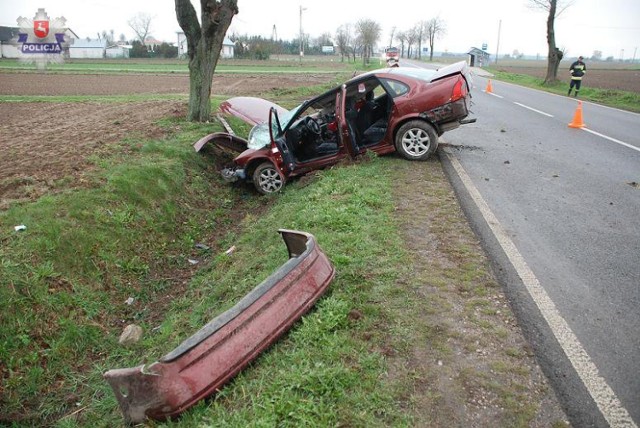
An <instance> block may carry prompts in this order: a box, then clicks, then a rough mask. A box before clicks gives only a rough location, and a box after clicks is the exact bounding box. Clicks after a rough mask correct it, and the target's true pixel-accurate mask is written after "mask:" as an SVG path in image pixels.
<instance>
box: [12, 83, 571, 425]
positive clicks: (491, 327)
mask: <svg viewBox="0 0 640 428" xmlns="http://www.w3.org/2000/svg"><path fill="white" fill-rule="evenodd" d="M287 96H288V97H289V96H290V97H291V98H290V100H293V99H294V98H295V94H287ZM298 96H301V95H300V94H298ZM285 98H286V97H285ZM163 125H164V126H166V128H167V129H171V130H172V131H171V132H169V136H168V137H165V138H162V139H159V140H137V139H136V140H133V139H132V140H124V141H122V142H121V143H119V144H118V145H115V146H114V147H113V148H112V150H111V151H110V153H111V155H110V156H109V157H108V158H99V159H94V163H95V165H96V168H95V169H94V170H93V172H91V173H90V174H91V175H90V177H88V184H87V185H86V186H85V187H83V188H82V189H74V190H69V191H66V192H64V191H63V192H59V193H57V194H55V195H50V196H45V197H42V198H40V199H39V200H37V201H35V202H33V203H25V204H21V205H15V206H13V207H12V208H10V209H9V210H7V211H4V212H0V231H1V232H0V242H1V246H0V260H1V262H0V278H1V282H2V284H1V286H0V326H1V328H0V361H1V362H2V363H1V365H0V380H1V382H2V383H1V389H0V409H1V410H0V424H6V425H13V426H59V427H76V426H78V427H79V426H105V427H106V426H109V427H111V426H119V425H121V424H122V418H121V415H120V412H119V410H118V407H117V403H116V400H115V398H114V396H113V394H112V391H111V390H110V388H109V387H108V385H107V384H106V382H105V381H104V380H103V379H102V373H104V372H105V371H106V370H108V369H111V368H117V367H131V366H134V365H139V364H140V363H142V362H147V363H150V362H153V361H155V360H156V359H157V358H159V357H161V356H162V355H164V354H165V353H167V352H168V351H169V350H171V349H172V348H173V347H174V346H176V345H177V344H178V343H180V342H181V341H182V340H184V339H185V338H186V337H188V336H189V335H191V334H192V333H193V332H195V331H196V330H197V329H198V328H199V327H200V326H202V325H203V324H204V323H206V322H207V321H209V320H210V319H211V318H213V317H214V316H215V315H217V314H218V313H220V312H222V311H223V310H225V309H227V308H229V307H230V306H231V305H233V304H234V303H235V302H236V301H237V300H238V299H239V298H241V297H242V296H244V295H245V294H246V293H247V292H248V291H249V290H251V289H252V288H253V287H254V286H255V285H257V284H258V283H259V282H260V281H261V280H263V279H264V278H266V277H267V276H268V275H269V274H271V273H272V272H273V271H274V270H275V269H276V268H277V267H278V266H280V265H281V264H282V263H283V262H284V261H285V260H286V250H285V248H284V245H283V243H282V241H281V238H280V237H279V235H278V234H277V232H276V231H277V229H278V228H289V229H300V230H304V231H308V232H311V233H313V234H315V235H316V237H317V239H318V242H319V244H320V246H321V247H322V248H323V249H324V251H325V252H326V253H327V255H328V256H329V258H330V259H331V261H332V262H333V264H334V265H335V267H336V270H337V276H336V279H335V280H334V282H333V283H332V284H331V286H330V288H329V291H328V292H327V293H326V294H325V296H324V297H323V298H322V299H321V300H320V301H319V302H318V303H317V304H316V306H315V307H314V309H313V310H312V311H311V312H310V313H309V314H308V315H306V316H305V317H304V318H303V319H302V321H301V322H299V323H297V324H296V325H295V326H294V327H293V329H292V330H291V331H290V332H289V333H288V334H287V335H285V337H284V338H283V339H281V340H280V341H279V342H277V343H276V344H275V345H274V346H273V347H272V348H270V349H269V350H268V351H266V352H265V353H264V354H262V355H261V356H260V357H259V358H258V359H257V360H256V361H255V362H254V363H253V364H252V365H251V366H250V367H249V368H248V369H246V370H244V371H243V372H242V373H240V374H239V375H238V376H237V377H236V378H235V379H234V380H233V381H232V382H231V383H230V384H228V385H227V386H226V387H225V388H224V389H223V390H222V391H221V392H220V393H219V394H217V395H216V396H215V397H214V398H213V399H210V400H206V401H203V402H201V403H200V404H198V405H197V406H196V407H195V408H194V409H192V410H190V411H189V412H187V413H186V414H185V415H184V416H183V417H182V418H180V419H179V420H177V421H174V422H169V423H166V424H158V423H150V425H151V426H163V425H166V426H181V427H196V426H209V425H211V426H238V427H240V426H336V425H341V426H415V425H430V424H431V425H433V426H438V425H440V426H442V425H446V424H451V421H454V422H453V424H454V425H461V426H462V425H469V424H472V423H478V421H481V422H480V425H482V426H523V427H524V426H531V425H536V424H538V425H540V426H549V425H551V424H552V423H554V422H557V421H559V420H561V417H560V416H557V415H558V413H557V412H555V413H554V412H553V411H550V410H549V409H556V407H557V404H555V402H554V401H553V400H551V399H550V395H552V394H550V392H549V390H548V388H547V387H546V384H545V382H544V379H542V377H541V375H540V373H539V369H537V366H535V363H534V362H533V359H532V356H531V354H530V352H529V351H528V348H527V346H526V343H524V341H523V340H522V338H521V336H520V335H519V331H518V329H517V326H516V324H515V321H514V320H513V318H512V315H511V314H510V311H509V309H508V306H507V305H506V301H505V299H504V296H503V295H502V294H501V292H500V290H499V287H498V286H497V284H496V283H495V281H494V280H493V278H492V276H491V275H490V273H489V270H488V263H487V261H486V259H485V258H484V256H483V255H482V251H481V250H480V248H479V245H478V244H477V242H476V241H475V239H474V237H473V234H472V233H471V231H470V230H469V229H468V227H467V226H466V222H465V221H464V217H463V216H462V215H461V213H460V211H459V209H458V208H457V204H456V202H455V197H454V196H453V193H452V191H451V189H450V188H449V186H448V183H447V182H446V179H445V178H444V175H443V174H442V171H441V168H440V165H439V163H438V162H437V161H436V160H434V161H431V162H426V163H410V162H406V161H402V160H400V159H398V158H396V157H394V156H387V157H382V158H377V157H375V156H365V157H364V158H363V159H359V160H358V161H356V162H350V163H345V164H342V165H339V166H337V167H334V168H331V169H328V170H324V171H321V172H318V173H316V174H312V175H309V176H306V177H303V178H302V179H300V180H296V181H294V182H292V183H290V184H288V185H287V186H286V187H285V189H284V191H283V192H282V193H281V194H280V195H277V196H276V197H272V198H266V197H259V196H258V195H257V194H256V193H255V192H254V191H252V190H251V188H250V187H248V186H245V185H237V186H230V185H227V184H225V183H223V182H222V181H221V179H220V177H219V175H218V173H217V171H216V168H215V166H214V160H213V159H212V157H211V155H201V154H196V153H194V152H193V151H192V149H191V144H192V143H193V142H194V141H196V140H197V139H198V138H200V137H201V136H202V135H203V134H205V133H209V132H213V131H215V130H219V129H220V127H219V126H218V125H216V124H203V125H196V124H190V123H186V122H184V121H182V120H179V119H167V120H165V121H163ZM234 125H238V124H237V123H235V122H234ZM247 131H248V129H246V127H245V128H243V129H242V130H241V131H239V132H240V133H241V134H243V133H244V134H246V132H247ZM20 224H24V225H26V226H27V229H26V230H24V231H22V232H17V231H14V230H13V227H14V226H15V225H20ZM197 244H205V245H206V246H202V245H197ZM232 246H235V251H234V252H233V253H232V254H231V255H226V254H225V250H226V249H227V248H230V247H232ZM196 261H197V264H193V263H194V262H196ZM129 298H132V303H131V304H127V303H125V302H126V301H127V300H128V299H129ZM129 301H130V302H131V300H129ZM129 323H136V324H138V325H140V326H141V327H142V328H143V330H144V332H145V333H144V336H143V339H142V341H141V342H139V343H138V344H136V345H133V346H130V347H123V346H121V345H119V344H118V337H119V335H120V333H121V331H122V329H123V327H124V326H125V325H127V324H129ZM543 410H544V411H545V412H547V415H551V416H550V417H549V416H546V419H545V418H544V417H542V416H541V413H542V412H543ZM541 418H542V419H541ZM558 424H560V422H558Z"/></svg>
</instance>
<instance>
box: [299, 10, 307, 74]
mask: <svg viewBox="0 0 640 428" xmlns="http://www.w3.org/2000/svg"><path fill="white" fill-rule="evenodd" d="M303 10H307V8H306V7H302V5H300V64H302V57H303V56H304V43H303V41H302V34H303V33H302V11H303Z"/></svg>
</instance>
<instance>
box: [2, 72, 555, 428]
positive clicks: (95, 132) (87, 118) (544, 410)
mask: <svg viewBox="0 0 640 428" xmlns="http://www.w3.org/2000/svg"><path fill="white" fill-rule="evenodd" d="M330 78H331V77H330V76H309V75H285V76H283V75H278V76H277V77H274V76H266V75H265V76H246V75H233V76H230V75H224V76H218V77H216V78H215V79H214V87H213V92H214V93H215V94H223V95H230V96H234V95H259V94H260V93H262V92H264V91H269V90H271V89H273V88H283V87H298V86H303V85H304V86H308V85H313V84H318V83H323V82H326V81H327V79H330ZM187 91H188V78H187V77H186V76H172V75H144V76H139V75H126V76H125V75H101V76H93V75H74V76H71V75H36V74H0V93H1V94H12V95H117V94H131V93H149V94H160V93H163V94H164V93H186V92H187ZM185 104H186V102H184V101H166V100H165V101H144V102H122V103H120V102H108V103H98V102H74V103H50V102H34V103H0V117H2V118H3V120H2V123H1V124H0V136H1V137H0V153H1V156H0V209H6V208H7V207H8V206H10V205H11V204H12V203H14V202H15V201H18V200H29V199H36V198H38V197H39V196H41V195H43V194H45V193H48V192H51V191H55V190H56V189H58V188H69V187H74V186H81V185H82V183H83V180H84V178H83V176H84V174H85V173H86V172H87V170H88V169H90V168H91V165H92V162H91V161H90V158H91V157H92V156H96V155H97V156H100V155H101V153H102V152H103V150H106V149H105V147H108V146H109V145H112V144H115V143H118V141H120V140H121V139H123V138H124V137H130V136H132V135H134V136H135V135H139V136H141V137H148V136H154V137H160V136H161V135H162V132H163V131H162V130H161V129H160V128H159V127H158V126H156V125H155V122H156V121H157V120H158V119H160V118H163V117H167V116H172V115H184V114H185V112H186V106H185ZM418 164H421V163H413V162H411V163H409V162H407V163H406V166H407V168H408V169H407V171H405V172H403V173H402V174H401V175H402V177H403V180H405V181H404V182H403V181H401V184H400V186H398V192H397V194H396V198H397V200H398V201H399V202H398V207H397V210H398V215H399V216H401V217H402V218H403V219H404V221H406V230H407V242H408V243H409V244H408V245H409V246H410V250H412V251H413V253H414V254H415V255H416V258H415V260H414V264H415V275H417V276H422V275H427V274H428V269H429V264H430V263H452V264H454V265H455V263H457V262H458V261H456V260H455V259H450V258H448V256H447V254H446V251H442V249H443V248H444V247H446V246H447V241H448V240H449V239H453V240H457V241H459V240H466V241H468V245H469V246H471V247H474V248H476V250H477V251H478V252H481V250H480V249H479V245H478V243H477V242H475V241H473V239H474V238H473V236H472V233H471V232H470V230H469V229H468V226H464V225H465V224H466V222H465V220H464V216H463V215H462V214H460V213H459V215H458V218H457V220H456V221H457V222H459V224H460V228H461V229H460V230H463V229H464V230H466V232H464V233H466V235H464V234H463V235H461V236H454V237H450V236H443V235H442V234H441V233H439V232H438V229H437V227H435V226H437V225H438V224H439V223H440V220H438V219H435V218H434V217H433V215H434V214H433V212H434V210H433V207H438V206H441V205H442V206H445V205H446V206H447V207H449V208H451V207H452V206H454V208H455V206H456V205H457V202H456V200H455V196H454V195H453V193H452V191H451V189H450V188H448V189H445V190H444V192H445V193H446V196H445V198H444V200H442V198H440V197H439V196H438V195H435V196H434V194H433V193H426V192H425V193H424V194H423V192H415V191H413V189H415V186H414V181H413V178H414V177H413V176H412V175H411V174H413V173H415V174H418V175H424V174H427V172H424V171H423V170H422V168H426V167H427V165H426V164H425V165H422V168H417V167H418V166H419V165H418ZM428 169H429V170H430V171H433V170H436V171H440V169H439V168H434V166H433V165H431V166H429V167H428ZM412 171H413V172H412ZM439 174H440V175H439V176H438V177H428V176H423V177H422V179H424V180H427V182H431V181H434V180H435V181H437V182H439V183H441V184H443V185H444V186H448V183H447V182H446V179H445V178H444V176H442V175H441V173H439ZM70 179H71V180H70ZM435 181H434V182H435ZM60 183H62V184H60ZM405 183H406V185H405ZM440 195H442V193H441V194H440ZM461 233H462V232H461ZM486 266H487V264H486V263H485V267H483V268H482V269H487V272H485V274H486V275H487V276H488V277H491V274H490V273H489V271H488V267H486ZM417 292H418V293H421V294H422V295H424V300H425V302H427V303H428V302H431V304H430V306H428V307H429V308H431V310H425V313H424V314H423V316H421V317H420V319H418V320H416V323H417V325H420V326H423V327H424V328H430V327H433V326H436V327H438V326H439V327H440V328H447V329H450V330H451V332H452V334H451V341H450V343H449V346H450V347H451V349H453V350H454V352H453V353H452V354H451V355H449V357H448V358H447V359H446V360H444V361H442V360H438V357H437V356H436V355H435V354H434V350H433V349H429V348H428V347H426V345H425V344H424V343H416V344H415V347H414V349H413V352H410V355H407V356H404V357H401V358H396V359H395V360H394V361H392V362H391V364H392V365H393V364H398V365H402V366H404V365H405V364H410V365H411V368H412V369H415V371H416V372H417V373H424V374H425V377H426V382H425V384H424V388H423V389H422V390H418V391H414V392H412V393H411V398H410V401H411V403H412V407H413V408H412V409H411V410H410V411H411V412H413V413H414V414H415V415H416V416H417V417H418V420H422V421H431V422H433V425H432V426H480V427H481V426H506V425H503V423H509V422H510V421H507V420H505V419H503V418H502V417H501V415H502V414H504V413H505V412H504V409H503V406H504V403H505V399H507V400H508V396H509V392H510V390H509V389H508V390H507V391H506V392H504V391H503V393H502V394H500V393H499V392H500V391H498V392H496V390H495V389H494V390H492V389H491V385H494V384H495V382H493V380H495V381H496V382H499V383H504V384H505V385H506V384H509V382H510V381H511V380H510V379H509V376H508V374H509V373H511V372H513V371H514V370H515V371H516V372H517V373H519V374H520V375H519V376H518V377H519V379H518V380H519V383H518V385H519V386H518V387H522V388H523V389H524V390H523V391H519V392H520V393H519V394H518V396H517V398H520V399H522V397H523V396H524V397H525V398H524V399H522V405H523V406H525V405H528V404H530V403H533V404H534V405H535V407H536V408H537V411H536V415H535V417H534V418H533V420H534V421H535V422H534V426H551V425H553V424H554V423H558V421H563V420H564V415H563V413H562V411H561V410H560V408H559V405H558V403H557V401H556V400H555V397H554V395H553V393H552V391H550V389H549V387H548V385H547V384H546V380H545V379H544V376H543V375H542V374H541V371H540V369H539V367H538V366H537V364H536V362H535V359H534V358H533V357H532V356H531V355H530V353H528V352H526V351H524V352H521V351H518V350H522V349H526V348H527V346H526V342H525V341H524V339H523V337H522V335H521V332H520V329H519V327H518V326H517V323H516V321H515V320H514V318H513V315H512V314H511V312H510V310H509V308H508V305H507V303H506V299H505V297H504V295H503V294H502V292H501V290H500V288H499V287H497V286H496V287H495V288H493V289H492V290H490V295H489V297H488V299H486V300H487V301H488V303H487V304H488V305H490V307H489V309H490V310H487V311H485V315H483V313H481V312H480V311H479V310H473V309H469V307H470V306H469V305H470V304H471V305H472V303H473V302H471V300H470V298H473V295H471V296H469V295H468V294H469V293H468V292H467V291H465V290H460V289H458V288H457V287H456V286H455V284H453V285H448V286H447V287H445V288H444V289H437V288H434V286H430V285H428V282H425V284H424V285H423V286H421V287H420V288H419V289H418V290H417ZM434 302H435V303H436V304H439V303H446V304H444V305H443V306H442V308H443V309H442V310H435V309H436V308H437V306H438V305H434ZM485 309H487V308H485ZM486 313H491V314H494V315H486ZM496 314H497V316H495V315H496ZM478 319H481V320H482V323H478ZM486 323H494V324H495V325H497V326H498V327H499V329H498V330H497V331H498V332H499V334H496V333H495V332H494V333H491V331H493V330H492V329H489V328H484V329H483V328H480V327H479V325H486ZM492 325H493V324H492ZM487 332H489V333H487ZM505 348H508V349H512V350H514V351H513V353H514V355H513V356H512V357H513V358H511V359H510V360H509V361H504V359H503V360H500V357H499V355H502V354H501V353H500V352H501V351H504V349H505ZM469 349H471V351H469ZM501 364H508V365H509V367H515V368H514V370H511V369H509V370H507V369H505V370H503V371H500V369H501V367H502V366H501ZM505 394H506V395H507V397H506V398H505ZM500 395H502V397H500ZM434 397H439V398H438V399H437V400H436V399H435V398H434ZM511 422H513V421H511Z"/></svg>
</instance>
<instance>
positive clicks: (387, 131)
mask: <svg viewBox="0 0 640 428" xmlns="http://www.w3.org/2000/svg"><path fill="white" fill-rule="evenodd" d="M471 87H472V82H471V76H470V74H469V69H468V67H467V65H466V63H465V62H458V63H455V64H451V65H449V66H446V67H443V68H441V69H439V70H426V69H419V68H385V69H380V70H374V71H371V72H368V73H365V74H362V75H359V76H356V77H354V78H352V79H351V80H349V81H347V82H346V83H344V84H342V85H340V86H338V87H336V88H334V89H332V90H330V91H328V92H325V93H324V94H322V95H319V96H317V97H315V98H313V99H311V100H309V101H305V102H304V103H302V104H301V105H299V106H298V107H296V108H294V109H293V110H290V111H288V110H286V109H284V108H282V107H280V106H278V105H276V104H274V103H272V102H270V101H266V100H264V99H260V98H252V97H236V98H231V99H229V100H227V101H225V102H223V103H222V104H221V106H220V109H221V111H222V112H224V113H228V114H231V115H234V116H236V117H239V118H241V119H242V120H244V121H245V122H247V123H249V124H251V125H254V127H253V129H252V130H251V132H250V133H249V138H248V141H247V140H245V139H243V138H240V137H238V136H236V135H235V134H234V133H233V131H232V130H230V129H229V130H228V131H229V132H217V133H214V134H210V135H207V136H205V137H204V138H202V139H200V140H199V141H198V142H196V143H195V144H194V148H195V150H196V151H200V150H201V149H202V148H203V147H204V146H205V145H206V144H213V145H214V146H216V147H218V148H219V149H222V150H225V151H231V153H232V154H233V156H235V158H234V159H233V163H231V164H229V165H227V166H226V167H224V168H223V169H222V171H221V172H222V176H223V177H224V178H225V179H226V180H227V181H238V180H246V181H248V182H253V184H254V185H255V187H256V189H257V190H258V192H260V193H262V194H269V193H274V192H278V191H279V190H280V189H282V186H283V185H284V184H285V183H286V182H287V180H289V179H290V178H292V177H296V176H300V175H302V174H305V173H308V172H310V171H313V170H317V169H320V168H325V167H327V166H330V165H333V164H335V163H337V162H339V161H340V160H341V159H344V158H347V157H356V156H358V155H360V154H362V153H364V152H366V151H367V150H371V151H373V152H375V153H378V154H386V153H391V152H394V151H397V152H398V153H399V154H400V155H401V156H402V157H404V158H406V159H409V160H425V159H427V158H428V157H429V156H430V155H431V154H432V153H434V152H435V151H436V149H437V147H438V137H439V136H440V135H442V134H443V133H444V132H446V131H449V130H451V129H454V128H457V127H458V126H460V125H461V124H465V123H471V122H475V119H467V116H468V114H469V103H470V97H471V95H470V89H471Z"/></svg>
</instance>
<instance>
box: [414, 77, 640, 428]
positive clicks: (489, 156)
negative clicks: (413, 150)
mask: <svg viewBox="0 0 640 428" xmlns="http://www.w3.org/2000/svg"><path fill="white" fill-rule="evenodd" d="M401 66H402V64H401ZM474 81H475V85H476V88H475V89H474V90H473V91H472V93H473V97H474V98H473V102H474V105H473V106H472V110H473V117H476V118H477V119H478V122H477V123H476V124H471V125H465V126H463V127H461V128H459V129H456V130H454V131H451V132H449V133H446V134H445V135H444V136H443V137H442V141H441V142H443V143H444V144H442V147H441V150H440V156H441V158H442V159H443V163H444V165H445V168H446V169H447V171H448V173H449V175H450V177H451V179H452V183H453V184H454V187H455V188H456V191H457V192H458V194H459V196H460V198H461V201H462V205H463V207H464V208H465V211H466V212H467V214H468V216H469V218H470V220H471V223H472V225H473V226H474V228H475V230H476V231H477V232H478V233H479V235H480V237H481V239H482V240H483V242H484V244H485V247H486V248H487V250H488V252H489V253H490V255H491V257H492V259H493V261H494V268H495V271H496V273H497V275H498V276H499V278H500V280H501V282H502V283H503V284H504V286H505V287H506V289H507V292H508V294H509V296H510V298H511V302H512V305H513V307H514V310H515V311H516V313H517V314H518V316H519V319H520V322H521V325H522V328H523V330H524V331H525V334H526V335H527V337H528V339H529V341H530V342H531V343H532V346H533V347H534V349H535V351H536V355H537V356H538V359H539V361H540V362H541V365H542V366H543V369H544V371H545V373H546V374H547V376H548V377H549V378H550V380H551V382H552V384H553V385H554V388H555V389H556V392H557V394H558V396H559V398H560V399H561V401H562V402H563V404H564V406H565V410H566V411H567V414H568V416H569V418H570V420H571V422H572V423H573V424H574V425H575V426H581V427H582V426H607V425H610V426H629V427H636V426H638V425H639V424H640V115H638V114H634V113H629V112H624V111H620V110H616V109H611V108H607V107H603V106H599V105H596V104H592V103H586V102H584V103H582V119H583V120H582V122H583V124H584V125H585V127H583V128H572V127H569V126H568V125H569V123H575V121H574V119H576V117H577V109H578V101H577V100H576V99H574V98H568V97H563V96H557V95H553V94H548V93H545V92H541V91H537V90H533V89H527V88H523V87H519V86H516V85H512V84H508V83H503V82H497V81H495V80H492V81H491V83H492V84H491V89H492V93H487V92H486V89H487V83H488V81H487V79H486V78H485V77H480V76H476V77H475V78H474ZM578 122H580V121H579V120H578Z"/></svg>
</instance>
